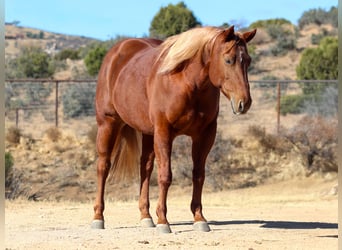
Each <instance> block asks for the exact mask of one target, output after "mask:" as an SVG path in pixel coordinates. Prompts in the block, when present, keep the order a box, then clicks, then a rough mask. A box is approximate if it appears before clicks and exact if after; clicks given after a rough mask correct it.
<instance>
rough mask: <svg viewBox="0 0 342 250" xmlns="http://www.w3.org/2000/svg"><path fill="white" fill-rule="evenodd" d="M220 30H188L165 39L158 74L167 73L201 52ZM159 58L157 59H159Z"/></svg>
mask: <svg viewBox="0 0 342 250" xmlns="http://www.w3.org/2000/svg"><path fill="white" fill-rule="evenodd" d="M221 31H222V29H219V28H215V27H201V28H194V29H191V30H188V31H186V32H184V33H181V34H179V35H175V36H172V37H169V38H168V39H166V40H165V41H164V42H163V43H162V44H161V47H162V50H161V53H160V57H161V56H162V55H164V54H165V57H164V59H163V61H162V64H161V66H160V69H159V73H161V74H165V73H169V72H171V71H173V70H175V69H176V68H177V66H179V65H180V64H181V63H182V62H184V61H186V60H188V59H191V58H192V57H193V56H195V54H196V53H197V52H202V50H203V48H204V46H205V45H206V44H207V43H208V42H210V41H211V40H212V39H214V38H215V37H216V36H217V35H218V34H219V33H220V32H221ZM160 57H159V58H160Z"/></svg>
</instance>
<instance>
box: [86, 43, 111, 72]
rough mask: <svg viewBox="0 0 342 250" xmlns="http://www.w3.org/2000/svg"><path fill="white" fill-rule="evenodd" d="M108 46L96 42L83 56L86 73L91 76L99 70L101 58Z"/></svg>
mask: <svg viewBox="0 0 342 250" xmlns="http://www.w3.org/2000/svg"><path fill="white" fill-rule="evenodd" d="M107 50H108V48H107V47H106V46H105V45H104V44H101V43H99V44H97V45H95V47H94V48H92V49H90V50H89V51H88V53H87V55H86V56H85V57H84V63H85V65H86V67H87V70H88V73H89V74H90V75H91V76H95V75H97V73H98V72H99V70H100V67H101V64H102V60H103V58H104V56H105V55H106V53H107Z"/></svg>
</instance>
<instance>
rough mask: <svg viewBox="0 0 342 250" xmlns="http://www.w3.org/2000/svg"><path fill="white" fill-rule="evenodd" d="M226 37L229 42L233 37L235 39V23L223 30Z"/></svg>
mask: <svg viewBox="0 0 342 250" xmlns="http://www.w3.org/2000/svg"><path fill="white" fill-rule="evenodd" d="M223 34H224V37H225V41H226V42H228V41H230V40H232V39H234V36H235V35H234V25H232V26H230V27H229V28H228V29H225V30H224V31H223Z"/></svg>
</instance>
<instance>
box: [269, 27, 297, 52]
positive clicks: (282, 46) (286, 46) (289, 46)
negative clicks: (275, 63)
mask: <svg viewBox="0 0 342 250" xmlns="http://www.w3.org/2000/svg"><path fill="white" fill-rule="evenodd" d="M267 31H268V34H269V35H270V37H271V38H273V39H275V40H276V41H277V43H276V45H275V46H273V47H272V48H271V53H272V54H273V55H274V56H278V55H284V54H286V53H287V51H289V50H294V49H295V48H296V35H295V34H294V33H293V32H291V31H290V30H288V29H285V28H283V26H280V25H270V26H268V27H267Z"/></svg>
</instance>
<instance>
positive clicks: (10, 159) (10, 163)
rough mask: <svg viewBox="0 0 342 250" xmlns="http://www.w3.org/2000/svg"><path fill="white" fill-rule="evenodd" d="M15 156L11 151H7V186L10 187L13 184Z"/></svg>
mask: <svg viewBox="0 0 342 250" xmlns="http://www.w3.org/2000/svg"><path fill="white" fill-rule="evenodd" d="M13 164H14V162H13V156H12V154H11V153H9V152H6V153H5V187H6V188H7V187H9V186H10V184H11V176H12V169H13Z"/></svg>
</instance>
